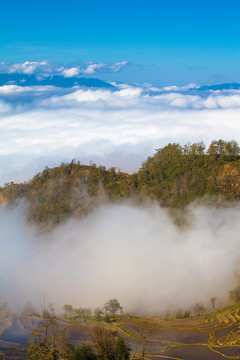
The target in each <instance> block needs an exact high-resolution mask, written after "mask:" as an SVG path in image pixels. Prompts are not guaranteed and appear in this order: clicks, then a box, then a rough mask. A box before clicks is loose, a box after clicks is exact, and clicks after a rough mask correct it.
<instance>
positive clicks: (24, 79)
mask: <svg viewBox="0 0 240 360" xmlns="http://www.w3.org/2000/svg"><path fill="white" fill-rule="evenodd" d="M3 85H18V86H39V85H40V86H46V85H51V86H57V87H62V88H70V87H73V86H85V87H95V88H108V89H114V88H115V87H114V86H113V85H111V84H109V83H107V82H105V81H103V80H99V79H95V78H78V77H71V78H65V77H64V76H60V75H54V76H44V77H43V76H40V75H26V74H0V86H3Z"/></svg>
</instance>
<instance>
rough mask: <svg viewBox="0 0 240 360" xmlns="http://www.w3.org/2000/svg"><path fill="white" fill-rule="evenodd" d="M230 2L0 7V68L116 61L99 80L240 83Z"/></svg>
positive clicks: (237, 5) (237, 31)
mask: <svg viewBox="0 0 240 360" xmlns="http://www.w3.org/2000/svg"><path fill="white" fill-rule="evenodd" d="M239 13H240V2H239V1H237V0H229V1H215V0H210V1H206V0H201V1H198V0H195V1H192V0H183V1H180V0H178V1H177V0H175V1H173V0H148V1H146V0H138V1H136V0H130V1H126V0H122V1H109V0H105V1H99V0H98V1H96V0H93V1H91V2H87V1H81V0H78V1H77V0H69V1H63V0H58V1H55V0H54V1H53V0H48V1H46V0H42V1H33V0H22V1H19V0H13V1H11V2H7V1H4V2H3V1H2V2H1V15H0V33H1V36H0V61H6V62H11V63H15V62H24V61H27V60H28V61H41V60H45V59H47V60H50V61H57V62H60V63H68V64H77V63H78V62H86V61H94V62H112V63H114V62H118V61H124V60H127V61H129V65H128V66H127V67H125V68H124V70H122V71H121V72H119V73H118V74H115V77H114V78H113V75H112V74H110V73H104V74H102V75H100V76H99V77H101V78H103V79H106V80H110V79H111V80H121V81H128V82H139V83H143V82H150V83H153V84H154V85H166V84H178V85H180V84H186V83H189V82H196V83H199V84H206V83H209V84H210V83H221V82H234V81H236V82H238V81H239V82H240V70H239V60H240V46H239V38H240V27H239V18H238V17H239Z"/></svg>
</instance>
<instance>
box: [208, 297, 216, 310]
mask: <svg viewBox="0 0 240 360" xmlns="http://www.w3.org/2000/svg"><path fill="white" fill-rule="evenodd" d="M216 301H217V298H216V296H213V297H211V299H210V302H211V305H212V308H213V312H215V311H216Z"/></svg>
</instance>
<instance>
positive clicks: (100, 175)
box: [0, 140, 240, 228]
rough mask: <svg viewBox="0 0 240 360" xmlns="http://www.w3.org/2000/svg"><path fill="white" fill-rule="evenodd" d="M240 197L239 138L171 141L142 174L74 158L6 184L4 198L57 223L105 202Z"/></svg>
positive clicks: (171, 203) (0, 193) (170, 203)
mask: <svg viewBox="0 0 240 360" xmlns="http://www.w3.org/2000/svg"><path fill="white" fill-rule="evenodd" d="M239 196H240V148H239V145H238V144H237V142H236V141H234V140H232V141H223V140H218V141H215V140H214V141H212V143H211V144H210V146H209V148H208V149H205V145H204V144H203V143H202V142H200V143H195V144H190V143H189V144H186V145H184V146H180V145H179V144H168V145H167V146H165V147H164V148H162V149H157V150H156V153H155V154H154V155H153V156H152V157H149V158H148V159H147V160H146V161H145V162H144V163H143V164H142V167H141V168H140V169H139V171H138V172H137V173H134V174H131V175H129V174H126V173H123V172H120V171H116V169H115V168H110V169H106V168H105V167H103V166H98V167H97V166H96V165H95V164H92V165H89V166H86V165H82V164H81V163H80V162H76V161H75V160H73V161H72V162H71V163H62V164H61V165H60V166H59V167H56V168H54V169H49V168H47V167H46V168H45V170H44V171H43V172H42V173H39V174H37V175H36V176H35V177H34V178H33V179H32V180H30V181H29V182H28V183H22V184H14V183H11V184H5V186H4V187H2V188H0V200H1V202H3V203H7V204H8V205H9V206H15V205H16V204H17V203H18V202H19V200H20V199H24V200H25V201H26V203H27V206H28V220H29V221H32V222H35V223H38V224H43V225H44V226H45V227H46V228H51V227H52V226H54V225H55V224H59V223H61V222H62V221H63V220H65V219H66V218H68V217H69V216H76V217H78V216H82V215H86V214H87V213H88V212H90V211H91V210H93V209H94V208H96V207H97V206H99V205H100V204H102V203H104V202H116V201H123V200H126V199H129V200H131V201H134V202H135V203H143V202H144V201H149V200H150V201H152V200H156V201H158V202H159V204H160V205H161V206H163V207H168V208H180V209H182V208H184V207H185V206H187V205H188V204H189V203H190V202H193V201H196V200H198V199H204V201H211V203H214V204H217V205H218V206H220V205H223V204H226V203H228V202H229V201H230V202H232V201H238V200H239Z"/></svg>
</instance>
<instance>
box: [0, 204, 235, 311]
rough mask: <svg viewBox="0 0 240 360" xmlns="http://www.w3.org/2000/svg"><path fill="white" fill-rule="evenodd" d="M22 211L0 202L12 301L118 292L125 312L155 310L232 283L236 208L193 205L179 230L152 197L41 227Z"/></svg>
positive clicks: (4, 267) (92, 298)
mask: <svg viewBox="0 0 240 360" xmlns="http://www.w3.org/2000/svg"><path fill="white" fill-rule="evenodd" d="M23 213H24V206H23V205H20V208H17V209H15V210H9V209H7V208H4V207H3V208H2V209H0V226H1V238H0V270H1V272H0V273H1V277H0V288H1V298H0V301H2V302H4V301H7V302H8V303H9V305H10V306H14V307H15V308H17V307H18V308H19V307H20V306H21V305H22V304H23V303H24V302H25V301H26V300H32V301H33V302H34V303H35V304H36V305H37V306H38V307H39V305H40V304H39V303H40V293H44V294H45V297H46V303H49V302H53V303H54V305H55V306H56V307H57V308H58V309H61V308H62V306H63V305H64V304H65V303H67V304H69V303H70V304H72V305H73V306H75V307H79V306H91V307H97V306H102V305H103V304H104V303H105V302H106V301H107V300H108V299H111V298H115V297H116V298H118V299H119V301H120V303H121V304H122V306H123V307H124V310H125V312H128V311H130V312H142V313H145V314H146V313H151V314H153V313H155V314H156V313H157V314H159V313H164V312H165V311H167V310H176V309H178V308H180V307H181V308H183V309H184V308H185V309H186V308H187V309H189V308H191V307H192V306H193V305H194V304H195V302H199V303H202V304H204V305H205V306H207V307H209V306H210V298H211V297H212V296H216V297H217V305H218V306H219V305H223V304H224V303H225V302H226V301H228V293H229V290H232V289H233V288H234V287H235V285H236V284H235V282H234V281H235V278H234V273H235V272H236V271H239V257H240V244H239V231H240V225H239V224H240V222H239V219H240V210H239V208H229V209H224V210H223V209H218V210H217V209H213V208H212V209H206V208H201V207H197V208H194V207H193V208H192V209H191V210H190V214H191V225H190V226H189V228H188V229H186V230H185V231H179V229H177V228H176V226H175V225H174V223H173V222H172V220H171V218H170V217H169V215H168V214H167V212H166V211H165V210H163V209H161V208H159V207H158V206H157V205H156V206H153V207H151V208H145V209H141V208H136V207H132V206H130V205H127V204H125V205H122V206H119V205H105V206H102V207H101V208H100V209H98V210H97V211H95V212H94V213H92V214H91V215H89V216H88V217H87V218H85V219H84V220H81V221H80V220H78V221H77V220H69V221H68V222H67V223H65V224H64V225H62V226H60V227H58V228H56V229H55V230H54V231H52V232H50V233H48V234H44V235H35V229H34V228H31V229H30V228H29V227H28V226H26V223H25V220H24V216H23ZM13 223H14V226H12V224H13ZM19 269H21V271H19ZM15 299H17V303H16V300H15Z"/></svg>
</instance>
